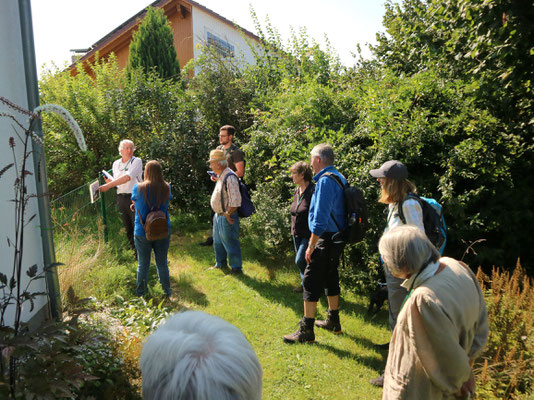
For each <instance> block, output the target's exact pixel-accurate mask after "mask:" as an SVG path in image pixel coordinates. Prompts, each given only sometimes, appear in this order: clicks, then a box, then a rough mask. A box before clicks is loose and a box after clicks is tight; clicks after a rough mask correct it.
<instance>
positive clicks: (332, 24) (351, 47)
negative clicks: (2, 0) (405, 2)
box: [31, 0, 386, 75]
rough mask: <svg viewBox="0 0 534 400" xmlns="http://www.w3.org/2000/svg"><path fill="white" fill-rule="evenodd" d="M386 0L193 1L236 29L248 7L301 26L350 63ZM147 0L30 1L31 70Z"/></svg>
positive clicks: (285, 31)
mask: <svg viewBox="0 0 534 400" xmlns="http://www.w3.org/2000/svg"><path fill="white" fill-rule="evenodd" d="M385 1H386V0H329V1H325V0H322V1H319V0H270V1H266V0H226V1H223V0H196V2H197V3H199V4H202V5H203V6H205V7H207V8H209V9H211V10H213V11H215V12H216V13H218V14H220V15H222V16H223V17H225V18H227V19H229V20H231V21H233V22H235V23H237V24H238V25H240V26H241V27H243V28H245V29H247V30H249V31H251V32H253V33H256V31H255V29H254V25H253V22H252V17H251V15H250V7H252V8H253V9H254V11H255V12H256V14H257V16H258V18H259V21H260V23H261V24H262V26H265V22H266V18H267V17H268V18H269V20H270V22H271V25H272V26H273V27H275V28H276V29H277V30H278V31H279V32H280V34H281V36H282V39H283V43H287V41H288V39H289V38H290V27H292V28H293V29H294V30H296V31H298V30H299V29H300V28H302V27H305V28H306V30H307V32H308V34H309V37H311V38H313V39H315V40H316V41H317V42H318V43H319V44H321V45H322V47H323V48H324V37H325V35H326V36H327V37H328V39H329V41H330V44H331V46H332V47H333V48H334V49H335V50H336V51H337V53H338V55H339V56H340V59H341V61H342V62H343V63H344V64H345V65H347V66H351V65H353V64H354V61H355V60H354V58H353V56H352V54H353V53H355V52H356V45H357V43H359V44H360V45H361V48H362V54H363V56H364V57H369V56H370V52H369V51H368V49H367V46H366V44H367V43H372V44H374V43H376V33H377V32H379V31H380V32H381V31H384V28H383V26H382V17H383V15H384V12H385V8H384V3H385ZM152 2H153V0H91V1H87V0H31V6H32V17H33V33H34V41H35V53H36V58H37V71H38V73H39V75H40V74H41V72H42V66H43V64H45V63H46V64H47V65H48V66H51V64H52V63H55V65H57V66H58V67H63V66H64V65H65V64H66V63H67V64H70V60H71V56H72V54H73V53H72V52H71V51H70V50H71V49H83V48H89V47H91V45H93V44H94V43H95V42H97V41H98V40H99V39H101V38H102V37H104V36H105V35H106V34H108V33H109V32H111V31H112V30H113V29H114V28H116V27H117V26H119V25H120V24H121V23H123V22H124V21H126V20H127V19H128V18H130V17H132V16H133V15H135V14H136V13H137V12H139V11H140V10H142V9H143V8H144V7H146V6H147V5H149V4H151V3H152Z"/></svg>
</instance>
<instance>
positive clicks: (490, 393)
mask: <svg viewBox="0 0 534 400" xmlns="http://www.w3.org/2000/svg"><path fill="white" fill-rule="evenodd" d="M477 277H478V280H479V282H480V284H481V287H482V288H483V290H484V292H485V294H486V305H487V307H488V316H489V320H490V335H489V340H488V345H487V347H486V350H485V352H484V354H483V357H482V358H483V361H482V363H480V364H479V365H478V367H477V372H478V377H479V389H478V393H479V394H480V395H481V396H482V397H483V398H489V399H516V398H522V397H521V396H524V395H525V394H528V393H530V392H531V390H532V380H533V378H532V376H533V374H534V358H533V356H534V286H533V282H532V279H531V278H529V277H528V276H526V274H525V271H524V269H523V268H522V267H521V264H520V263H519V261H518V262H517V266H516V268H515V270H514V271H513V272H512V273H510V272H508V271H502V270H500V269H498V268H493V271H492V273H491V276H488V275H486V274H485V273H484V272H483V271H482V270H481V269H479V270H478V274H477Z"/></svg>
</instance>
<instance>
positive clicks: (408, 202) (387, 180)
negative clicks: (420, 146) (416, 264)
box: [370, 160, 425, 386]
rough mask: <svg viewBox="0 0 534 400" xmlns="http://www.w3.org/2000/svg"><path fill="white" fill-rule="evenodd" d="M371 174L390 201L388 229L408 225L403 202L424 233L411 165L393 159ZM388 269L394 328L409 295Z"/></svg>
mask: <svg viewBox="0 0 534 400" xmlns="http://www.w3.org/2000/svg"><path fill="white" fill-rule="evenodd" d="M370 174H371V176H372V177H374V178H377V180H378V182H379V183H380V188H381V193H380V199H379V200H378V201H379V202H380V203H383V204H387V205H388V217H387V223H386V228H385V229H384V233H387V232H389V231H390V230H392V229H393V228H395V227H397V226H400V225H404V223H403V221H402V220H401V217H400V215H399V207H401V206H402V212H403V214H404V217H405V220H406V225H414V226H416V227H417V228H419V229H420V230H421V231H422V232H423V233H424V232H425V226H424V224H423V209H422V208H421V205H420V204H419V202H418V201H417V200H415V199H413V198H410V197H408V195H409V194H410V193H416V192H417V189H416V187H415V185H414V184H413V183H412V182H411V181H409V180H408V168H406V166H405V165H404V164H403V163H401V162H400V161H397V160H390V161H387V162H385V163H384V164H382V166H381V167H380V168H378V169H372V170H371V171H370ZM384 273H385V275H386V284H387V289H388V307H389V328H390V329H391V331H393V329H394V328H395V324H396V323H397V317H398V315H399V312H400V309H401V306H402V302H403V300H404V298H405V297H406V289H405V288H403V287H402V286H401V283H402V282H403V279H399V278H397V277H395V276H393V275H392V274H391V272H390V271H389V269H388V268H384ZM371 383H372V384H373V385H375V386H382V385H383V383H384V375H382V376H380V377H378V378H375V379H371Z"/></svg>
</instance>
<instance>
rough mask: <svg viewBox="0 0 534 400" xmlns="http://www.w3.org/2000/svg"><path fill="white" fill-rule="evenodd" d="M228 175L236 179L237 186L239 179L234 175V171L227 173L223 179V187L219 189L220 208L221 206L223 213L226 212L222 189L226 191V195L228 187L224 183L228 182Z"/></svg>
mask: <svg viewBox="0 0 534 400" xmlns="http://www.w3.org/2000/svg"><path fill="white" fill-rule="evenodd" d="M230 175H234V176H235V177H236V178H237V183H238V184H239V177H238V176H237V175H236V174H235V172H234V171H231V172H229V173H228V175H226V176H225V177H224V180H223V183H222V186H223V187H222V188H221V206H222V210H223V212H226V207H225V206H224V189H226V192H227V193H228V186H227V183H226V181H227V180H228V178H229V177H230Z"/></svg>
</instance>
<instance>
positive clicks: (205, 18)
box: [193, 6, 255, 64]
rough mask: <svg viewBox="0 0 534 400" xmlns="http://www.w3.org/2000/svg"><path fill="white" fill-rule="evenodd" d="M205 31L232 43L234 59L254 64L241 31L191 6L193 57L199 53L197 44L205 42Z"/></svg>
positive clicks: (206, 37)
mask: <svg viewBox="0 0 534 400" xmlns="http://www.w3.org/2000/svg"><path fill="white" fill-rule="evenodd" d="M207 32H211V33H212V34H214V35H216V36H218V37H219V38H221V39H223V40H225V41H227V42H228V43H230V44H232V45H233V46H234V47H235V49H236V50H235V51H236V60H241V59H243V60H244V61H245V62H246V63H248V64H254V57H253V55H252V51H251V50H250V48H249V45H248V43H247V41H246V40H245V38H244V37H243V34H242V33H241V32H239V31H238V30H237V29H236V28H234V27H232V26H230V25H228V24H226V23H224V22H222V21H221V20H220V19H218V18H215V17H214V16H213V15H211V14H209V13H207V12H206V11H204V10H202V9H199V8H197V7H195V6H193V48H194V56H195V58H196V57H198V56H199V55H200V54H201V50H200V49H199V48H198V44H200V43H205V42H206V41H207V39H208V36H207V35H208V34H207ZM248 38H249V40H252V42H253V43H254V42H255V41H254V40H253V39H251V38H250V37H248Z"/></svg>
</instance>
